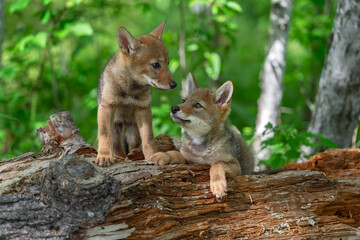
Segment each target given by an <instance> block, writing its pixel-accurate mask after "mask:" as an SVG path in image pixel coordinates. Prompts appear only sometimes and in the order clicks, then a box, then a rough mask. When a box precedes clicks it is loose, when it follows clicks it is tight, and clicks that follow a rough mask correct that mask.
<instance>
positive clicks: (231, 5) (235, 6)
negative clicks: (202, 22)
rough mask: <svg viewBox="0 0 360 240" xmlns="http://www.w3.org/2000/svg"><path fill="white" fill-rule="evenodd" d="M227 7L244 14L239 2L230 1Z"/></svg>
mask: <svg viewBox="0 0 360 240" xmlns="http://www.w3.org/2000/svg"><path fill="white" fill-rule="evenodd" d="M226 7H228V8H229V9H231V10H233V11H234V12H238V13H241V12H242V8H241V6H240V5H239V4H238V3H237V2H233V1H229V2H227V3H226Z"/></svg>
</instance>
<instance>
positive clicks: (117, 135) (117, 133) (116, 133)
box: [112, 123, 126, 157]
mask: <svg viewBox="0 0 360 240" xmlns="http://www.w3.org/2000/svg"><path fill="white" fill-rule="evenodd" d="M123 136H124V125H123V124H122V123H115V124H114V130H113V143H112V144H113V152H114V155H115V156H119V157H125V156H126V153H125V148H124V138H123Z"/></svg>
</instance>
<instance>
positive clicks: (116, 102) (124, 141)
mask: <svg viewBox="0 0 360 240" xmlns="http://www.w3.org/2000/svg"><path fill="white" fill-rule="evenodd" d="M164 26H165V22H163V23H162V24H160V25H159V26H158V27H157V28H156V29H155V30H154V31H152V32H151V33H150V34H148V35H143V36H140V37H137V38H134V37H133V36H131V34H130V33H129V32H128V31H127V30H126V29H124V28H120V29H119V30H118V33H117V39H118V43H119V47H120V51H119V52H118V53H117V54H115V55H114V57H113V58H112V59H110V61H109V62H108V64H107V65H106V67H105V69H104V71H103V73H102V74H101V77H100V80H99V87H98V88H99V89H98V139H99V147H98V156H97V158H96V161H95V163H96V164H98V165H100V166H109V165H111V164H113V163H114V159H115V156H120V157H125V155H126V152H127V150H130V149H133V148H138V147H142V150H143V153H144V155H145V158H146V159H149V158H150V156H151V155H153V154H154V153H155V144H154V134H153V131H152V114H151V108H150V103H151V86H153V87H156V88H158V89H160V90H164V91H167V90H170V89H172V88H174V87H175V86H176V83H175V81H174V79H173V77H172V75H171V73H170V71H169V69H168V63H169V57H168V51H167V49H166V46H165V45H164V43H163V42H162V40H161V35H162V32H163V29H164ZM155 63H156V64H158V65H159V67H154V64H155ZM126 146H127V147H128V149H126V148H125V147H126Z"/></svg>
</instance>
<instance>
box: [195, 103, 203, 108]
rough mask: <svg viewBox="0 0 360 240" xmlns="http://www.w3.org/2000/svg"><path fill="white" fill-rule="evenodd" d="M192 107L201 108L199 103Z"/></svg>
mask: <svg viewBox="0 0 360 240" xmlns="http://www.w3.org/2000/svg"><path fill="white" fill-rule="evenodd" d="M194 107H196V108H202V106H201V104H200V103H195V105H194Z"/></svg>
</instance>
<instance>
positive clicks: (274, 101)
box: [253, 0, 292, 165]
mask: <svg viewBox="0 0 360 240" xmlns="http://www.w3.org/2000/svg"><path fill="white" fill-rule="evenodd" d="M271 3H272V5H271V12H270V21H271V27H270V30H269V32H270V38H269V51H268V53H267V56H266V58H265V62H264V66H263V69H262V72H261V76H260V78H261V94H260V98H259V100H258V114H257V118H256V132H255V136H256V140H255V142H254V145H253V147H254V151H255V153H256V155H257V159H258V161H260V160H261V159H263V158H264V157H266V156H267V155H268V152H267V151H266V150H264V151H261V142H262V141H264V140H266V139H268V138H270V137H271V136H272V134H271V133H269V134H266V135H263V132H264V130H265V126H266V125H267V124H268V123H271V124H272V125H273V126H275V125H277V124H278V121H279V117H280V113H279V108H280V103H281V99H282V95H283V90H282V83H283V76H284V71H285V53H286V45H287V38H288V28H289V22H290V15H291V8H292V0H272V1H271ZM257 163H258V162H257ZM256 165H258V164H256Z"/></svg>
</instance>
